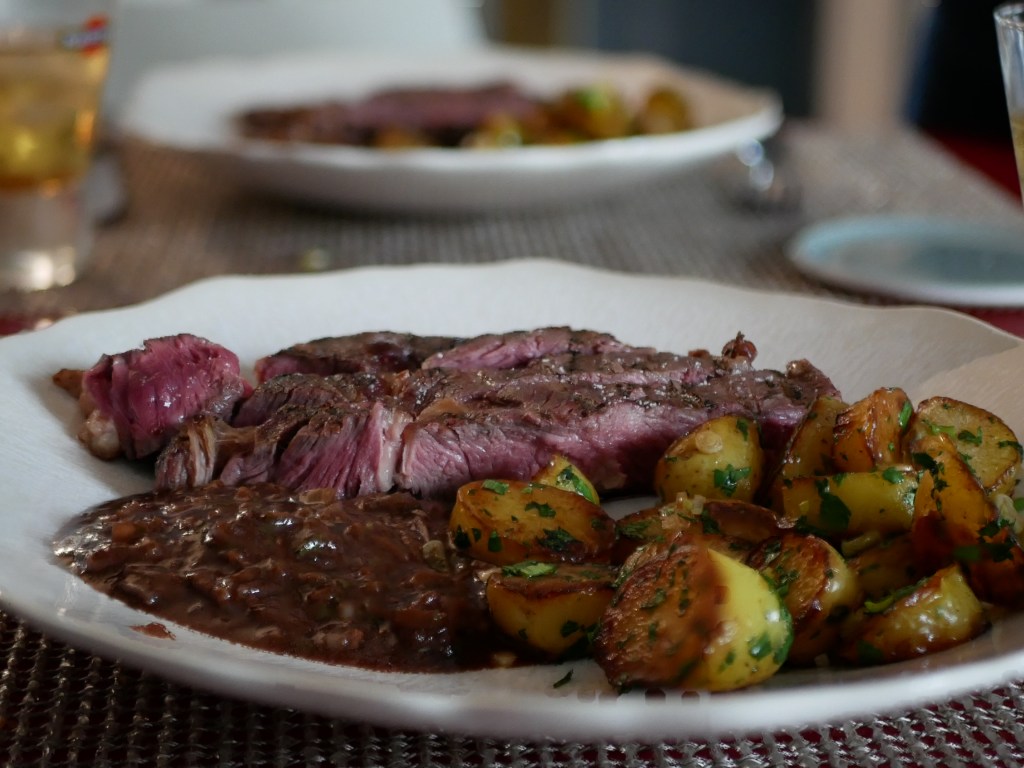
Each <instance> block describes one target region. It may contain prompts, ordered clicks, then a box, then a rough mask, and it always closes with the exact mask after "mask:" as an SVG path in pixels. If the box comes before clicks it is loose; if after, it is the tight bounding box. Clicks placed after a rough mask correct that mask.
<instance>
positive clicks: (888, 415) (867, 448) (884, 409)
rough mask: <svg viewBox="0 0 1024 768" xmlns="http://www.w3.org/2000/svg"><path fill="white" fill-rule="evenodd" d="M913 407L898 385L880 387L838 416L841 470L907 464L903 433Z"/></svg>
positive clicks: (836, 453)
mask: <svg viewBox="0 0 1024 768" xmlns="http://www.w3.org/2000/svg"><path fill="white" fill-rule="evenodd" d="M912 413H913V406H912V404H911V402H910V398H908V397H907V393H906V392H904V391H903V390H902V389H899V388H898V387H883V388H881V389H876V390H875V391H874V392H872V393H871V394H870V395H868V396H867V397H864V398H862V399H860V400H858V401H857V402H855V403H853V404H852V405H850V406H849V407H848V408H847V409H846V410H844V411H843V412H841V413H840V414H839V415H838V417H837V418H836V425H835V428H834V429H833V433H832V437H833V445H832V461H833V462H834V463H835V466H836V469H837V470H838V471H840V472H867V471H869V470H872V469H875V468H876V467H887V466H890V465H892V464H900V463H905V462H904V460H903V457H902V448H903V433H904V432H905V431H906V429H907V424H908V423H909V422H910V417H911V414H912Z"/></svg>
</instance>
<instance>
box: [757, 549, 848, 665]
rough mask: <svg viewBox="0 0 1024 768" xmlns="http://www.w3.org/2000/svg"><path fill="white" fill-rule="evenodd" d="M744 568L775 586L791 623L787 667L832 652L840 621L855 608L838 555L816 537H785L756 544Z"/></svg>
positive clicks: (841, 560)
mask: <svg viewBox="0 0 1024 768" xmlns="http://www.w3.org/2000/svg"><path fill="white" fill-rule="evenodd" d="M747 564H748V565H749V566H751V567H752V568H755V569H757V570H758V571H760V572H761V574H762V575H763V576H764V577H765V578H766V579H767V580H768V582H769V583H770V584H771V585H772V586H773V587H775V590H776V591H777V592H778V594H779V597H781V598H782V600H783V602H784V603H785V605H786V609H787V610H788V611H789V613H790V616H791V617H792V619H793V645H792V647H791V648H790V650H789V657H788V661H789V663H792V664H796V665H809V664H812V663H814V662H815V660H816V659H817V658H818V657H819V656H821V655H822V654H824V653H828V652H829V651H830V650H832V647H833V646H834V645H835V644H836V642H837V641H838V639H839V625H840V622H841V621H842V620H843V619H844V618H845V617H846V616H848V615H849V614H850V613H852V612H853V611H854V610H855V609H856V608H857V607H859V606H860V604H861V589H860V585H859V584H858V582H857V576H856V574H855V573H854V572H853V571H852V570H851V569H850V568H849V567H848V566H847V564H846V561H845V560H843V556H842V555H841V554H839V552H837V551H836V550H835V548H834V547H832V545H831V544H829V543H828V542H827V541H825V540H824V539H820V538H818V537H817V536H811V535H807V534H799V533H788V534H785V535H783V536H780V537H779V538H775V539H771V540H769V541H766V542H764V543H763V544H761V546H759V547H758V548H757V549H755V550H754V551H753V552H751V554H750V556H749V557H748V558H747Z"/></svg>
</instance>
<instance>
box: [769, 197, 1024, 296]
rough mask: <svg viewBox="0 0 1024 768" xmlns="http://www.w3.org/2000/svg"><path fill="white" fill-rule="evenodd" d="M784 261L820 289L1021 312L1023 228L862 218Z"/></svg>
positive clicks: (824, 226)
mask: <svg viewBox="0 0 1024 768" xmlns="http://www.w3.org/2000/svg"><path fill="white" fill-rule="evenodd" d="M789 258H790V261H791V262H792V263H793V265H794V266H796V268H797V269H799V270H800V271H801V272H803V273H804V274H806V275H809V276H810V277H813V278H815V279H817V280H821V281H822V282H824V283H828V284H830V285H834V286H837V287H839V288H846V289H849V290H853V291H859V292H862V293H874V294H877V295H879V296H887V297H892V298H898V299H904V300H911V301H921V302H932V303H936V304H949V305H954V306H960V307H1010V306H1021V305H1024V225H1021V226H1017V227H1008V226H1006V225H1002V224H995V223H993V222H985V221H976V220H957V219H951V218H939V217H935V216H869V217H853V218H848V219H839V220H837V221H828V222H823V223H821V224H816V225H814V226H812V227H809V228H808V229H806V230H804V231H803V232H801V233H800V234H799V235H797V237H796V238H795V239H794V240H793V241H792V242H791V243H790V247H789Z"/></svg>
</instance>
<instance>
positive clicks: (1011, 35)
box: [994, 3, 1024, 189]
mask: <svg viewBox="0 0 1024 768" xmlns="http://www.w3.org/2000/svg"><path fill="white" fill-rule="evenodd" d="M994 14H995V21H996V35H997V37H998V40H999V60H1000V63H1001V64H1002V69H1003V86H1004V87H1005V89H1006V106H1007V108H1008V109H1009V112H1010V131H1011V133H1012V134H1013V150H1014V153H1015V155H1016V157H1017V176H1018V177H1019V178H1020V180H1021V184H1022V185H1024V3H1005V4H1003V5H1000V6H998V7H997V8H996V9H995V12H994ZM1022 189H1024V187H1022Z"/></svg>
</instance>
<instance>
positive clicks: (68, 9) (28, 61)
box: [0, 0, 113, 290]
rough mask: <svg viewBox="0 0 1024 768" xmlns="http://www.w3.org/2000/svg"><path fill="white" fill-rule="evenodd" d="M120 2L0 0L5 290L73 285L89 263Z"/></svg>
mask: <svg viewBox="0 0 1024 768" xmlns="http://www.w3.org/2000/svg"><path fill="white" fill-rule="evenodd" d="M112 6H113V2H112V0H0V289H2V290H12V289H13V290H40V289H46V288H53V287H56V286H62V285H67V284H69V283H71V282H72V281H73V280H75V278H76V277H77V276H78V275H79V274H80V272H81V270H82V268H83V267H84V266H85V263H86V261H87V260H88V256H89V251H90V249H91V246H92V231H93V228H92V221H91V220H90V217H89V214H88V207H87V205H86V200H85V189H84V182H85V179H86V174H87V172H88V170H89V166H90V160H91V155H92V149H93V143H94V139H95V135H96V131H97V127H98V125H97V124H98V114H99V111H100V105H101V95H102V91H103V84H104V81H105V79H106V74H107V65H108V61H109V48H108V31H109V24H110V20H109V17H108V15H109V12H110V9H111V8H112Z"/></svg>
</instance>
